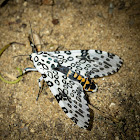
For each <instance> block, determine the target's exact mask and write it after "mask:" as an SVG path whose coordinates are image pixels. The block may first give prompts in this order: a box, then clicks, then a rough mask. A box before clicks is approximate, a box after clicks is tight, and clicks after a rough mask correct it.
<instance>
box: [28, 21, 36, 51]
mask: <svg viewBox="0 0 140 140" xmlns="http://www.w3.org/2000/svg"><path fill="white" fill-rule="evenodd" d="M29 24H30V28H31V38H32V41H33V42H32V41H31V38H30V37H29V41H30V45H31V47H32V52H33V53H36V52H37V48H36V46H35V43H34V38H33V32H32V27H31V22H30V21H29Z"/></svg>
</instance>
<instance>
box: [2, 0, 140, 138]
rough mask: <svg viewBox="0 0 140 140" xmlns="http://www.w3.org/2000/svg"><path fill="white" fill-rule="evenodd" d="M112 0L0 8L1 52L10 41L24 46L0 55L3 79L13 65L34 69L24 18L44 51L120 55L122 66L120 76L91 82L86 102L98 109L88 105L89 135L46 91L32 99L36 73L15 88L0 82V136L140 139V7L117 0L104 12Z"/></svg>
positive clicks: (19, 2)
mask: <svg viewBox="0 0 140 140" xmlns="http://www.w3.org/2000/svg"><path fill="white" fill-rule="evenodd" d="M3 1H4V0H3ZM110 3H111V1H110V0H103V1H99V0H94V1H91V0H85V1H82V0H75V1H73V0H67V1H65V0H55V3H54V6H53V7H52V6H51V4H52V2H51V1H49V0H43V1H42V2H40V1H39V0H36V1H34V2H33V1H31V0H30V1H24V0H14V1H9V2H8V3H6V4H5V5H2V6H1V8H0V49H1V48H3V47H4V46H5V45H7V44H8V43H10V42H15V41H16V42H20V43H25V44H26V46H21V45H13V46H11V47H10V48H8V49H7V50H6V51H5V52H4V53H3V55H2V56H1V58H0V59H1V60H0V72H1V74H2V75H3V76H4V77H5V79H7V80H13V79H14V77H16V76H17V75H19V73H18V71H17V70H16V67H19V68H21V69H24V68H26V67H32V66H33V65H32V62H31V61H30V60H29V57H28V55H29V54H31V52H32V50H31V47H30V46H29V45H28V44H29V43H28V35H29V33H30V30H31V29H30V24H29V21H30V22H31V25H32V30H33V32H34V33H36V34H38V35H39V36H40V38H41V40H42V44H43V46H42V50H44V51H55V50H57V49H59V50H73V49H74V50H79V49H99V50H103V51H107V52H111V53H114V54H117V55H118V56H120V57H121V58H122V59H123V60H124V64H123V66H122V68H121V69H120V71H119V72H118V73H116V74H114V75H111V76H109V77H104V78H99V79H95V81H96V82H97V83H98V86H99V90H98V92H96V93H94V94H90V95H89V100H90V103H91V104H92V105H93V106H95V107H96V108H98V109H99V110H98V109H95V108H93V107H91V109H92V110H93V114H92V115H93V117H94V120H93V127H92V129H91V131H88V130H84V129H81V128H79V127H78V126H77V125H75V124H74V123H73V122H72V121H71V120H70V119H69V118H68V117H67V116H66V115H65V113H64V112H63V111H62V110H61V108H60V107H59V105H58V103H57V101H56V100H55V98H54V96H53V95H52V93H51V92H50V90H49V88H47V87H46V86H45V88H44V90H43V92H42V94H41V96H40V98H39V101H38V102H37V101H36V96H37V93H38V83H37V79H38V78H39V77H40V74H39V73H37V72H33V73H28V74H27V75H24V77H23V78H22V80H21V81H20V82H19V83H16V84H6V83H4V82H3V81H0V96H1V98H0V139H12V140H13V139H36V140H38V139H40V140H41V139H49V140H57V139H60V140H61V139H62V140H64V139H65V140H68V139H74V140H75V139H80V140H83V139H84V140H87V139H88V140H89V139H94V140H96V139H97V140H102V139H106V140H110V139H111V140H114V139H115V140H122V139H123V140H124V139H127V140H133V139H136V140H139V135H140V130H139V124H140V122H139V117H140V116H139V114H140V110H139V104H140V100H139V99H140V80H139V79H140V74H139V73H140V45H139V44H140V11H139V7H140V2H139V0H134V1H132V0H124V1H119V0H116V1H114V2H113V3H112V4H113V7H112V8H111V7H110V10H109V5H110ZM0 4H1V3H0ZM52 8H53V9H52ZM52 21H53V22H52ZM17 55H27V56H18V57H14V56H17Z"/></svg>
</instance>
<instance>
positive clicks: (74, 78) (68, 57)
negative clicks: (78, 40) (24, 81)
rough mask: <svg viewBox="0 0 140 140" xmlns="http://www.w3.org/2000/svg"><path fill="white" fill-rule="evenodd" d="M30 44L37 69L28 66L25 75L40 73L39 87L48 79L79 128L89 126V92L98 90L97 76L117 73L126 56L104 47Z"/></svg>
mask: <svg viewBox="0 0 140 140" xmlns="http://www.w3.org/2000/svg"><path fill="white" fill-rule="evenodd" d="M30 44H31V47H32V48H33V49H32V50H33V53H32V54H31V55H30V58H31V61H32V62H33V64H34V68H26V69H24V71H23V74H24V73H26V72H29V71H38V72H40V73H41V74H42V76H41V77H40V78H39V80H38V83H39V89H41V84H40V83H41V81H42V80H45V82H46V83H47V85H48V86H49V87H50V90H51V92H52V93H53V95H54V96H55V98H56V100H57V101H58V103H59V105H60V107H61V108H62V109H63V111H64V112H65V113H66V115H67V116H68V117H69V118H70V119H72V120H73V121H74V122H75V123H76V124H77V125H78V126H79V127H81V128H88V127H89V121H90V112H89V107H88V103H87V100H86V96H85V91H87V92H96V91H97V85H96V84H95V82H94V81H93V78H97V77H103V76H108V75H111V74H114V73H115V72H117V71H118V70H119V69H120V67H121V65H122V63H123V61H122V59H121V58H119V57H118V56H117V55H114V54H112V53H108V52H104V51H100V50H71V51H55V52H37V49H36V46H35V45H34V44H33V43H32V41H30ZM39 94H40V90H39ZM39 94H38V96H39ZM37 99H38V98H37Z"/></svg>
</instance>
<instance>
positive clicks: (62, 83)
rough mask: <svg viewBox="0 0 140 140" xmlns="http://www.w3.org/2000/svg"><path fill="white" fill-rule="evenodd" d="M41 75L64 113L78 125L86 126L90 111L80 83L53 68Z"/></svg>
mask: <svg viewBox="0 0 140 140" xmlns="http://www.w3.org/2000/svg"><path fill="white" fill-rule="evenodd" d="M42 77H43V78H44V80H45V81H46V82H47V84H48V86H49V87H50V90H51V92H52V93H53V95H54V96H55V98H56V99H57V101H58V103H59V105H60V107H61V108H62V109H63V111H64V112H65V113H66V115H67V116H68V117H69V118H71V119H72V120H73V121H74V122H75V123H76V124H77V125H78V126H79V127H81V128H85V129H86V128H88V126H89V121H90V113H89V107H88V104H87V101H86V98H85V94H84V92H83V87H82V86H81V84H79V83H78V82H76V81H73V80H70V79H69V78H68V77H67V76H66V75H64V74H62V73H61V72H58V71H54V70H52V71H47V72H46V73H45V74H43V75H42Z"/></svg>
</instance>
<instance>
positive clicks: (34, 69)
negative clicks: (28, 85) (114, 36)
mask: <svg viewBox="0 0 140 140" xmlns="http://www.w3.org/2000/svg"><path fill="white" fill-rule="evenodd" d="M32 71H37V69H36V68H30V67H28V68H25V69H24V70H23V71H22V74H21V75H19V76H17V78H18V77H20V76H22V75H24V74H25V73H27V72H32Z"/></svg>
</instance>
